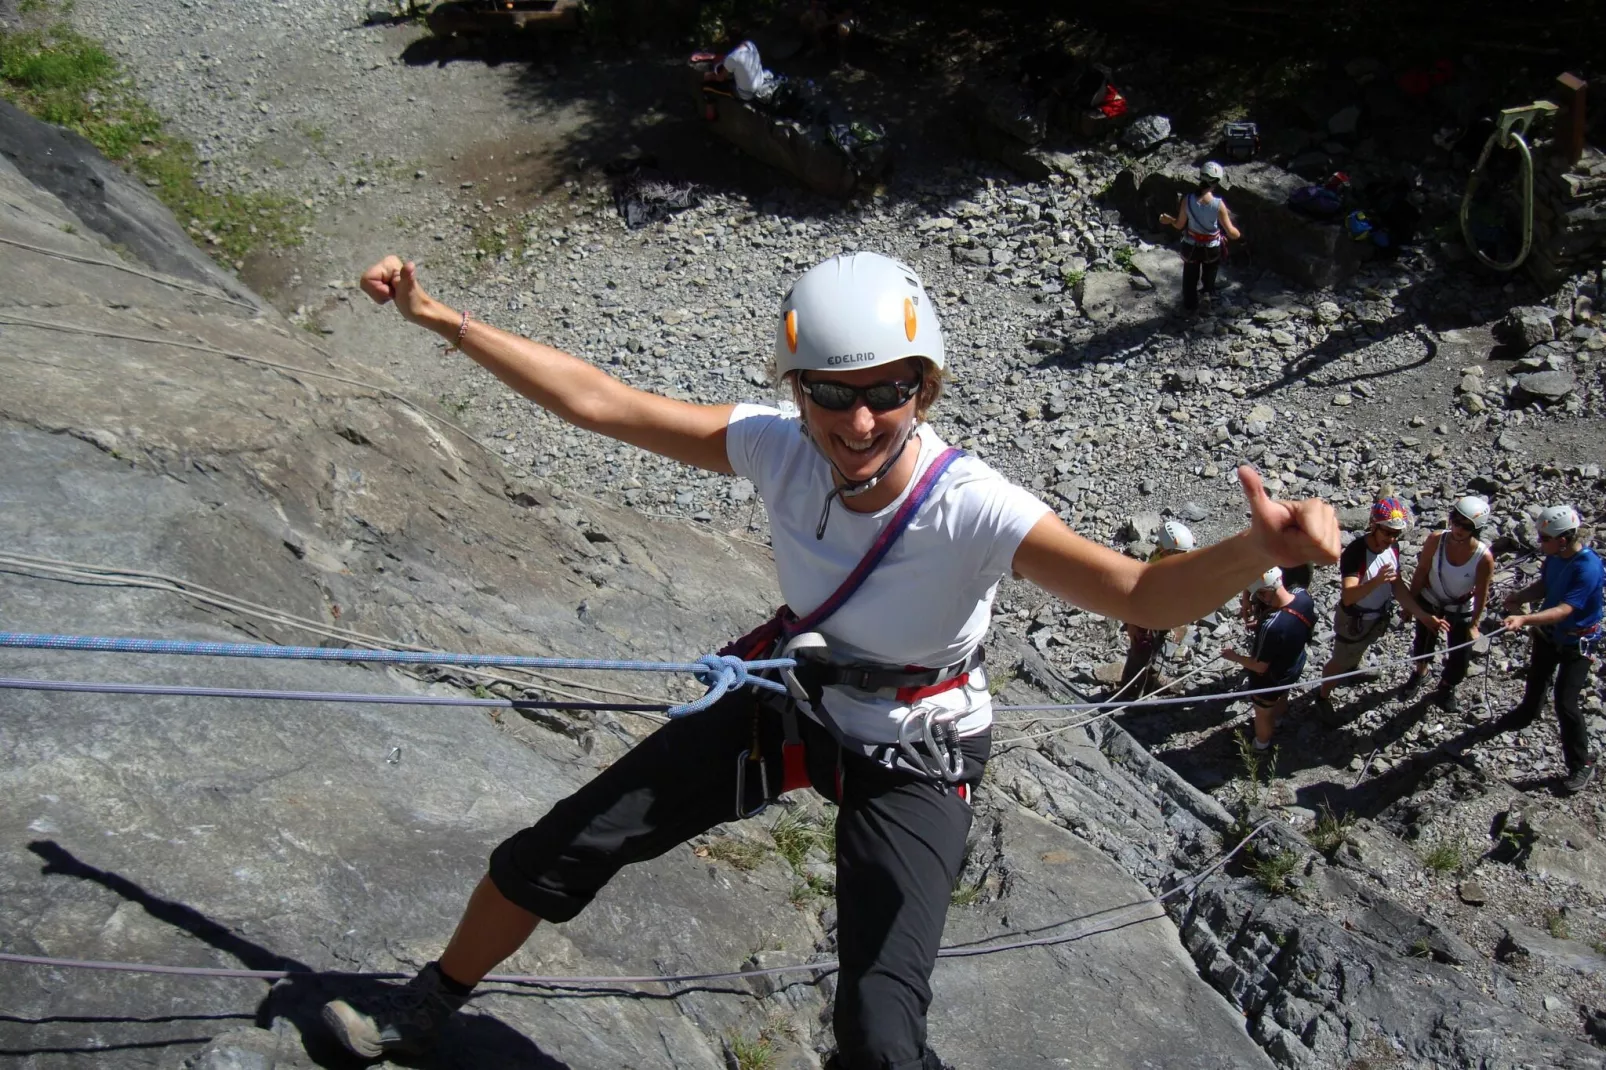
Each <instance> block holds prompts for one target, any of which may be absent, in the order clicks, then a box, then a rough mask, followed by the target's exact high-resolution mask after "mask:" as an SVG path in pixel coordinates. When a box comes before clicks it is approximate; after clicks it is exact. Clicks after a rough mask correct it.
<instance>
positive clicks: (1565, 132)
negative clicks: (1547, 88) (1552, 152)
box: [1556, 73, 1589, 167]
mask: <svg viewBox="0 0 1606 1070" xmlns="http://www.w3.org/2000/svg"><path fill="white" fill-rule="evenodd" d="M1588 89H1589V83H1588V82H1586V81H1584V80H1583V79H1582V78H1580V77H1578V76H1577V75H1576V74H1570V73H1567V74H1563V75H1561V77H1559V78H1557V79H1556V95H1557V98H1558V99H1557V101H1556V103H1558V104H1560V105H1561V115H1559V116H1557V119H1558V122H1557V123H1556V155H1558V156H1560V157H1561V159H1562V162H1563V163H1565V164H1566V165H1567V166H1568V167H1571V166H1573V165H1574V164H1576V163H1577V162H1578V161H1579V159H1580V158H1581V157H1582V156H1583V155H1584V123H1585V118H1586V117H1585V114H1584V107H1585V97H1586V95H1587V90H1588Z"/></svg>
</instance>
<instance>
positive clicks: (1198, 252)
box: [1160, 160, 1243, 312]
mask: <svg viewBox="0 0 1606 1070" xmlns="http://www.w3.org/2000/svg"><path fill="white" fill-rule="evenodd" d="M1226 177H1227V171H1226V169H1225V168H1223V167H1222V166H1221V165H1220V164H1219V163H1217V162H1216V161H1214V160H1206V161H1205V164H1204V166H1203V167H1201V168H1200V169H1199V186H1198V188H1197V189H1195V190H1194V191H1193V192H1192V193H1186V194H1183V196H1182V199H1181V200H1180V201H1178V202H1177V211H1176V214H1175V215H1172V214H1170V213H1166V214H1163V215H1161V216H1160V223H1161V225H1163V226H1167V227H1174V228H1176V229H1177V230H1180V231H1182V307H1183V308H1185V309H1187V310H1188V311H1189V312H1193V311H1196V310H1197V309H1198V308H1199V281H1200V276H1201V274H1202V275H1203V278H1204V290H1205V293H1215V292H1216V273H1217V272H1218V271H1220V270H1221V259H1222V257H1223V255H1225V253H1226V251H1227V239H1229V238H1230V239H1232V240H1233V241H1237V240H1238V239H1239V238H1242V237H1243V234H1242V233H1241V232H1240V231H1239V230H1238V227H1237V225H1236V224H1234V223H1233V221H1232V213H1231V212H1229V211H1228V210H1227V202H1226V201H1224V200H1222V199H1221V196H1220V194H1218V193H1217V192H1216V188H1217V187H1218V186H1220V185H1221V183H1222V181H1223V180H1225V179H1226Z"/></svg>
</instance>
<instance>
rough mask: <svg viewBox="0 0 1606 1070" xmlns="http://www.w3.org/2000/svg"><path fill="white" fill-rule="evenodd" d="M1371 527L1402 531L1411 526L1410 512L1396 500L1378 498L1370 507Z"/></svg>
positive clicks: (1402, 503)
mask: <svg viewBox="0 0 1606 1070" xmlns="http://www.w3.org/2000/svg"><path fill="white" fill-rule="evenodd" d="M1372 526H1373V527H1379V528H1388V529H1389V530H1390V531H1404V530H1405V529H1406V528H1408V527H1410V526H1411V510H1410V509H1408V508H1406V505H1405V503H1404V502H1402V501H1400V499H1398V498H1379V499H1378V500H1377V501H1376V502H1375V503H1373V505H1372Z"/></svg>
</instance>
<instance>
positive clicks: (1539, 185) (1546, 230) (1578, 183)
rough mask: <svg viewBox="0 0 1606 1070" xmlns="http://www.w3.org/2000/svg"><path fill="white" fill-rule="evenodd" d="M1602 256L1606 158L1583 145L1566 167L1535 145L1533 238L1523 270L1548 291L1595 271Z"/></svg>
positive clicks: (1605, 234)
mask: <svg viewBox="0 0 1606 1070" xmlns="http://www.w3.org/2000/svg"><path fill="white" fill-rule="evenodd" d="M1603 257H1606V153H1603V152H1601V150H1599V149H1597V148H1594V147H1593V146H1586V147H1585V149H1584V155H1583V157H1582V158H1581V159H1580V160H1579V161H1578V163H1577V164H1576V165H1574V166H1572V167H1567V166H1566V165H1565V164H1563V163H1562V162H1561V160H1560V159H1559V158H1558V157H1556V156H1555V155H1553V154H1552V153H1551V152H1550V145H1549V144H1547V143H1544V142H1541V143H1539V144H1537V145H1535V146H1534V239H1533V251H1532V252H1530V253H1529V254H1528V262H1527V264H1526V265H1525V266H1526V267H1527V269H1528V272H1529V274H1530V275H1532V276H1533V278H1534V280H1535V281H1536V282H1538V283H1539V285H1540V286H1542V287H1544V288H1545V289H1547V290H1551V289H1554V288H1556V287H1557V286H1559V285H1561V283H1562V282H1563V281H1564V280H1565V279H1566V278H1567V276H1569V275H1571V274H1574V273H1575V272H1579V271H1587V270H1589V269H1591V268H1596V267H1599V266H1600V262H1601V259H1602V258H1603Z"/></svg>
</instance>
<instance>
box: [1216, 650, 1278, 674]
mask: <svg viewBox="0 0 1606 1070" xmlns="http://www.w3.org/2000/svg"><path fill="white" fill-rule="evenodd" d="M1221 656H1222V657H1224V658H1226V659H1227V660H1228V661H1235V662H1237V663H1238V664H1239V665H1242V666H1243V667H1244V668H1246V669H1248V670H1249V671H1250V672H1252V673H1255V674H1257V675H1259V674H1261V673H1264V672H1265V671H1266V670H1267V669H1269V668H1271V665H1270V664H1268V663H1267V662H1264V661H1256V660H1255V659H1254V658H1252V657H1250V656H1249V655H1248V654H1240V653H1238V651H1236V650H1234V649H1233V648H1232V647H1230V646H1229V647H1224V648H1223V649H1222V651H1221Z"/></svg>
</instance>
